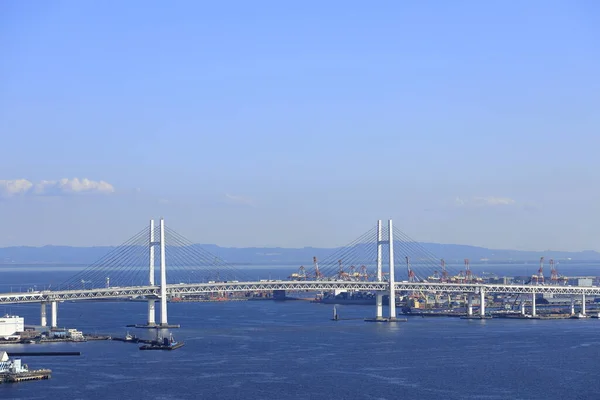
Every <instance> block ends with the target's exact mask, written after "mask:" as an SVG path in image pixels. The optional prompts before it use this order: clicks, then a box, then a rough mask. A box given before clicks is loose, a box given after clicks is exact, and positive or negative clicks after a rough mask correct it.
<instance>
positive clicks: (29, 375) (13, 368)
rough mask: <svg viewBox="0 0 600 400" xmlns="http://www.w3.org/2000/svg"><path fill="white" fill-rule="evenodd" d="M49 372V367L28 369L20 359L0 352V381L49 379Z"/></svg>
mask: <svg viewBox="0 0 600 400" xmlns="http://www.w3.org/2000/svg"><path fill="white" fill-rule="evenodd" d="M51 373H52V371H51V370H49V369H38V370H30V369H29V367H28V366H27V364H22V363H21V360H20V359H14V360H11V359H10V358H9V357H8V353H7V352H5V351H2V352H0V383H13V382H24V381H33V380H39V379H50V374H51Z"/></svg>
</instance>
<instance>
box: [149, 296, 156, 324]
mask: <svg viewBox="0 0 600 400" xmlns="http://www.w3.org/2000/svg"><path fill="white" fill-rule="evenodd" d="M155 303H156V301H155V300H154V299H152V300H148V326H154V325H156V308H155Z"/></svg>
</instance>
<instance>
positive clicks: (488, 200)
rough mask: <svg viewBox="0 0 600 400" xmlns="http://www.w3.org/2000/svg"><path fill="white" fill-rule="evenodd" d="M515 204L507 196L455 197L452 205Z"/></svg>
mask: <svg viewBox="0 0 600 400" xmlns="http://www.w3.org/2000/svg"><path fill="white" fill-rule="evenodd" d="M515 204H517V202H516V201H515V200H514V199H511V198H509V197H494V196H488V197H473V198H470V199H463V198H460V197H457V198H456V199H455V200H454V205H455V206H457V207H466V206H474V207H496V206H512V205H515Z"/></svg>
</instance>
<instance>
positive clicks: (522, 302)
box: [521, 300, 525, 315]
mask: <svg viewBox="0 0 600 400" xmlns="http://www.w3.org/2000/svg"><path fill="white" fill-rule="evenodd" d="M521 315H525V302H524V301H523V300H521Z"/></svg>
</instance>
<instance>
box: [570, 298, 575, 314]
mask: <svg viewBox="0 0 600 400" xmlns="http://www.w3.org/2000/svg"><path fill="white" fill-rule="evenodd" d="M571 315H575V298H574V297H573V296H571Z"/></svg>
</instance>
